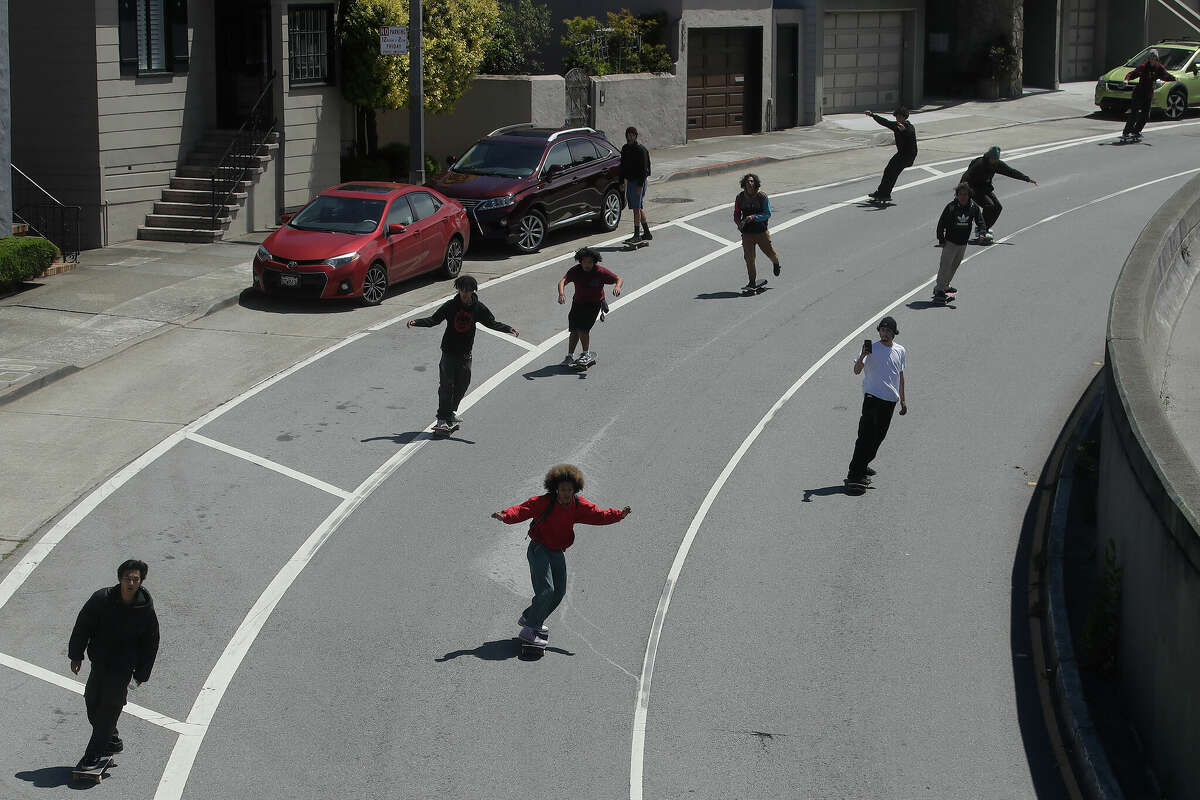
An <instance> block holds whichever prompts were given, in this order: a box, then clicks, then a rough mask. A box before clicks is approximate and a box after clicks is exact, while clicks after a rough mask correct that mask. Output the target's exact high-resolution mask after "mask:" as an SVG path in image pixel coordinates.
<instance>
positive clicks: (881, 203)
mask: <svg viewBox="0 0 1200 800" xmlns="http://www.w3.org/2000/svg"><path fill="white" fill-rule="evenodd" d="M867 202H868V203H870V204H871V205H873V206H876V207H877V208H887V207H888V206H894V205H896V201H895V200H890V199H889V200H880V199H879V198H878V197H868V198H867Z"/></svg>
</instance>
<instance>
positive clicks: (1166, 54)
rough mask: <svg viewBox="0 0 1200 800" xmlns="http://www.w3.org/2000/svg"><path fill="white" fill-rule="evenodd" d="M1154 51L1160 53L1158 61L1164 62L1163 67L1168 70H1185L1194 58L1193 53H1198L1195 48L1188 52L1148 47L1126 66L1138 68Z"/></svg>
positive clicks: (1181, 49)
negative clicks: (1189, 61)
mask: <svg viewBox="0 0 1200 800" xmlns="http://www.w3.org/2000/svg"><path fill="white" fill-rule="evenodd" d="M1152 49H1153V50H1157V51H1158V60H1159V61H1161V62H1162V65H1163V67H1165V68H1166V69H1167V70H1173V69H1183V68H1184V67H1185V66H1187V63H1188V60H1189V59H1190V58H1191V57H1192V53H1194V52H1196V49H1195V48H1194V47H1193V48H1188V49H1186V50H1185V49H1183V48H1182V47H1154V48H1150V47H1147V48H1146V49H1145V50H1143V51H1142V52H1140V53H1138V54H1137V55H1136V56H1134V57H1133V58H1131V59H1130V60H1129V61H1128V62H1127V63H1126V64H1125V66H1127V67H1136V66H1139V65H1141V63H1142V62H1143V61H1145V60H1146V58H1147V57H1148V56H1149V54H1150V51H1151V50H1152Z"/></svg>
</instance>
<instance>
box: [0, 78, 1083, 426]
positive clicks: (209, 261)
mask: <svg viewBox="0 0 1200 800" xmlns="http://www.w3.org/2000/svg"><path fill="white" fill-rule="evenodd" d="M1092 90H1093V84H1092V83H1091V82H1088V83H1077V84H1065V85H1064V88H1063V90H1062V91H1058V92H1042V91H1034V92H1032V93H1030V94H1027V95H1026V96H1024V97H1021V98H1017V99H1014V100H1001V101H993V102H971V101H946V102H943V103H929V104H926V105H925V106H923V107H921V108H920V109H916V110H915V111H914V112H913V115H912V121H913V124H914V125H916V127H917V132H918V137H919V139H920V140H930V139H935V138H940V137H944V136H953V135H957V134H962V133H967V132H974V131H987V130H997V129H1002V128H1007V127H1011V126H1015V125H1022V124H1026V123H1030V122H1045V121H1050V120H1056V119H1067V118H1073V117H1082V116H1086V115H1087V114H1090V113H1092V112H1093V111H1094V110H1095V106H1094V105H1093V103H1092ZM884 111H887V109H880V112H884ZM891 144H892V134H891V132H890V131H888V130H886V129H884V128H882V127H880V126H879V125H877V124H876V123H875V122H874V121H872V120H870V119H868V118H867V117H865V116H864V115H862V114H838V115H834V116H830V117H826V118H825V120H824V121H823V122H822V123H821V124H819V125H816V126H812V127H807V128H792V129H789V130H786V131H776V132H773V133H768V134H762V135H754V136H727V137H720V138H714V139H700V140H697V141H695V142H691V143H689V144H686V145H681V146H678V147H668V148H663V149H661V150H656V151H653V152H652V154H651V159H652V163H653V165H654V177H653V178H652V182H659V183H661V182H663V181H672V180H677V179H681V178H688V177H694V176H701V175H708V174H713V173H717V172H725V171H733V170H740V169H746V168H749V167H751V166H754V165H763V164H769V163H771V162H778V161H787V160H791V159H797V158H803V157H805V156H811V155H821V154H826V153H834V152H839V151H845V150H855V149H863V148H869V147H876V146H886V147H890V146H891ZM654 195H655V192H653V191H652V192H650V196H649V197H648V198H647V202H648V205H649V206H650V207H651V208H652V207H653V206H654V205H655V197H654ZM267 235H268V234H267V233H266V232H263V233H259V234H251V235H249V236H246V237H243V238H241V239H239V240H236V241H224V242H217V243H215V244H208V245H194V244H174V243H168V242H140V241H132V242H124V243H120V244H115V245H111V246H109V247H106V248H103V249H100V250H90V251H85V252H84V253H83V254H82V255H81V256H80V259H79V265H78V266H77V267H76V268H75V269H74V270H72V271H71V272H67V273H63V274H61V275H55V276H52V277H48V278H43V279H41V280H39V281H37V282H35V283H33V284H27V285H26V286H25V287H23V288H22V289H21V290H19V291H17V292H15V293H13V294H10V295H8V296H6V297H3V298H0V404H4V403H6V402H10V401H12V400H14V399H15V398H17V397H21V396H23V395H26V394H28V393H29V392H31V391H35V390H36V389H38V388H39V387H41V386H44V385H46V384H48V383H50V382H52V381H54V380H57V379H58V378H61V377H64V376H66V375H69V374H71V373H73V372H76V371H78V370H80V369H83V368H86V367H88V366H90V365H92V364H95V363H97V362H99V361H101V360H103V359H105V358H107V357H109V356H111V355H113V354H116V353H119V352H121V351H122V350H124V349H126V348H128V347H130V346H132V345H134V344H137V343H138V342H142V341H145V340H147V339H149V338H152V337H154V336H157V335H159V334H161V333H163V332H165V331H168V330H171V329H172V328H175V327H178V326H181V325H186V324H187V323H189V322H191V321H194V320H196V319H198V318H200V317H203V316H205V315H207V314H210V313H212V312H213V311H215V310H217V309H220V308H223V307H225V306H228V305H230V304H232V303H234V302H236V301H237V298H238V296H239V295H240V294H241V293H242V291H243V290H244V289H246V287H248V286H249V285H250V261H251V259H252V258H253V255H254V251H255V249H256V247H257V245H258V244H259V243H260V242H261V241H262V240H263V239H265V238H266V236H267ZM501 263H503V262H501ZM494 266H499V265H494ZM513 268H516V265H514V266H513ZM498 271H499V272H501V273H502V272H504V271H506V270H504V269H503V268H501V269H500V270H498Z"/></svg>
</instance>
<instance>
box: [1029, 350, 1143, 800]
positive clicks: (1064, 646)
mask: <svg viewBox="0 0 1200 800" xmlns="http://www.w3.org/2000/svg"><path fill="white" fill-rule="evenodd" d="M1102 374H1103V373H1098V374H1097V376H1096V377H1095V378H1094V379H1093V380H1092V383H1091V384H1090V385H1089V386H1088V389H1087V391H1086V392H1085V393H1084V396H1083V397H1082V398H1081V399H1080V401H1079V405H1080V407H1082V408H1083V410H1082V413H1080V414H1079V417H1078V420H1077V421H1076V423H1075V426H1074V428H1073V429H1072V430H1071V431H1070V432H1069V433H1067V432H1064V433H1065V435H1066V436H1067V437H1068V439H1067V443H1066V449H1065V452H1064V453H1063V456H1062V461H1061V462H1060V463H1059V469H1058V474H1057V476H1055V477H1056V484H1057V485H1056V487H1055V490H1054V500H1053V505H1052V508H1051V512H1050V525H1049V530H1048V532H1047V533H1048V537H1047V538H1048V540H1047V542H1046V553H1047V559H1046V568H1045V572H1044V580H1043V582H1042V600H1043V608H1044V609H1045V615H1044V619H1045V621H1046V628H1045V629H1044V631H1043V635H1042V638H1043V646H1044V647H1045V649H1046V655H1047V659H1048V661H1049V662H1050V665H1051V666H1049V667H1048V668H1047V672H1049V673H1051V674H1050V675H1047V677H1048V678H1050V677H1052V678H1053V679H1052V680H1051V681H1050V682H1049V684H1050V690H1051V694H1052V696H1053V701H1054V707H1055V711H1056V716H1057V718H1058V727H1059V729H1060V730H1061V732H1062V734H1063V735H1064V737H1065V738H1066V740H1067V741H1068V742H1069V743H1070V745H1071V747H1070V748H1069V750H1070V753H1069V755H1068V758H1069V759H1070V761H1071V764H1072V771H1073V772H1074V774H1075V777H1076V779H1077V780H1078V781H1079V783H1080V788H1081V789H1082V790H1083V791H1084V792H1085V793H1086V795H1087V796H1088V797H1089V798H1091V800H1123V798H1124V797H1125V795H1124V792H1122V791H1121V787H1120V784H1118V783H1117V779H1116V776H1115V775H1114V774H1113V771H1112V765H1111V764H1110V763H1109V761H1108V755H1107V753H1106V752H1105V750H1104V745H1103V743H1102V742H1101V741H1100V736H1099V734H1098V733H1097V732H1096V728H1095V726H1094V725H1093V724H1092V718H1091V714H1090V712H1089V711H1088V706H1087V701H1086V699H1085V698H1084V693H1083V682H1082V680H1081V678H1080V676H1079V664H1078V661H1077V660H1076V657H1075V645H1074V643H1073V641H1072V639H1071V627H1070V622H1069V620H1068V616H1067V597H1066V581H1065V575H1064V571H1065V561H1066V558H1065V552H1066V536H1067V518H1068V510H1069V508H1070V505H1071V493H1072V491H1073V489H1074V484H1075V477H1074V475H1075V462H1076V452H1077V450H1078V446H1079V443H1080V441H1081V440H1082V438H1083V435H1084V433H1085V432H1086V431H1087V430H1088V429H1089V428H1090V427H1091V426H1092V424H1093V423H1094V422H1095V420H1096V418H1097V417H1098V416H1099V415H1100V413H1101V410H1102V408H1103V402H1104V392H1103V391H1102V387H1103V380H1102V377H1101V376H1102Z"/></svg>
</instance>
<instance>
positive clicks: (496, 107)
mask: <svg viewBox="0 0 1200 800" xmlns="http://www.w3.org/2000/svg"><path fill="white" fill-rule="evenodd" d="M566 115H567V84H566V82H565V81H564V80H563V78H562V76H561V75H477V76H475V78H474V79H473V80H472V81H471V88H470V89H468V90H467V91H466V94H464V95H463V96H462V97H461V98H460V99H459V101H458V103H457V104H456V105H455V106H454V110H453V111H451V112H450V113H449V114H444V115H438V114H426V115H425V152H426V153H428V154H429V155H431V156H433V157H434V158H436V159H438V160H439V161H442V162H444V161H445V159H446V156H450V155H453V156H461V155H462V154H463V152H464V151H466V149H467V148H468V147H470V146H471V145H472V144H474V143H475V141H476V140H477V139H480V138H482V137H484V136H487V135H488V134H489V133H491V132H492V131H494V130H495V129H496V128H500V127H503V126H505V125H515V124H516V123H518V122H533V123H536V124H538V125H545V126H547V127H553V128H556V127H558V126H560V125H562V124H563V120H564V119H566ZM376 124H377V128H378V133H379V146H380V147H382V146H384V145H386V144H390V143H391V142H404V143H405V144H407V143H408V111H380V112H378V114H377V122H376Z"/></svg>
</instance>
